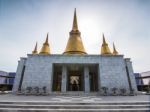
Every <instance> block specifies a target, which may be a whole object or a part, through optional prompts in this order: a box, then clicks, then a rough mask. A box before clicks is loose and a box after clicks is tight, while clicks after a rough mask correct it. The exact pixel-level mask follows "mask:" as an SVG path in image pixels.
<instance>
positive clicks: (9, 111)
mask: <svg viewBox="0 0 150 112" xmlns="http://www.w3.org/2000/svg"><path fill="white" fill-rule="evenodd" d="M0 112H150V110H149V109H148V108H140V109H137V108H133V109H128V108H126V109H25V108H24V109H22V108H21V109H19V108H0Z"/></svg>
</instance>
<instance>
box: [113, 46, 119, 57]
mask: <svg viewBox="0 0 150 112" xmlns="http://www.w3.org/2000/svg"><path fill="white" fill-rule="evenodd" d="M113 55H118V51H117V50H116V47H115V44H114V43H113Z"/></svg>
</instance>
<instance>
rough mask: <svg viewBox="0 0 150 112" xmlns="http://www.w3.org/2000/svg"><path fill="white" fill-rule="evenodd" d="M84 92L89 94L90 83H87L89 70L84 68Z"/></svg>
mask: <svg viewBox="0 0 150 112" xmlns="http://www.w3.org/2000/svg"><path fill="white" fill-rule="evenodd" d="M84 91H85V92H90V82H89V68H88V67H87V66H85V67H84Z"/></svg>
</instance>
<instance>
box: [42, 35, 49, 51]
mask: <svg viewBox="0 0 150 112" xmlns="http://www.w3.org/2000/svg"><path fill="white" fill-rule="evenodd" d="M40 54H50V48H49V43H48V33H47V37H46V41H45V43H44V44H43V46H42V49H41V52H40Z"/></svg>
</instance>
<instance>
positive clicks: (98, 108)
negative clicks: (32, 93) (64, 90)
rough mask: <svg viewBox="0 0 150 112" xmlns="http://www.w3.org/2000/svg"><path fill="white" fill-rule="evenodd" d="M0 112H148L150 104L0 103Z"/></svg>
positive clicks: (149, 111)
mask: <svg viewBox="0 0 150 112" xmlns="http://www.w3.org/2000/svg"><path fill="white" fill-rule="evenodd" d="M0 112H150V102H97V103H94V102H93V103H88V102H85V103H84V102H62V103H61V102H35V101H30V102H26V101H25V102H23V101H22V102H13V101H11V102H0Z"/></svg>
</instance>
